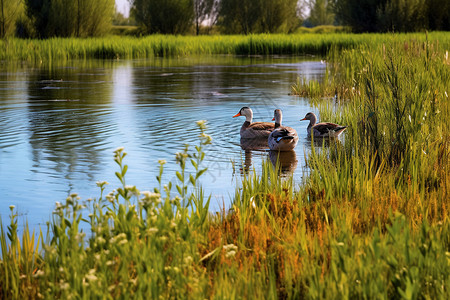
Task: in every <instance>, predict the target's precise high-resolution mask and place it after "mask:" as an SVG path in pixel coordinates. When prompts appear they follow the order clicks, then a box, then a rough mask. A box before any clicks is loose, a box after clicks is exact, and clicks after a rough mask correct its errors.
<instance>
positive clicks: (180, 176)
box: [176, 171, 183, 181]
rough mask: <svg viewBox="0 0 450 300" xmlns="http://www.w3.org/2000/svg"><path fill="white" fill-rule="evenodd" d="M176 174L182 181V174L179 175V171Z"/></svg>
mask: <svg viewBox="0 0 450 300" xmlns="http://www.w3.org/2000/svg"><path fill="white" fill-rule="evenodd" d="M176 174H177V177H178V179H179V180H180V181H183V176H182V175H181V173H180V172H178V171H177V172H176Z"/></svg>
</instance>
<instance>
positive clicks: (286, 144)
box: [267, 109, 298, 151]
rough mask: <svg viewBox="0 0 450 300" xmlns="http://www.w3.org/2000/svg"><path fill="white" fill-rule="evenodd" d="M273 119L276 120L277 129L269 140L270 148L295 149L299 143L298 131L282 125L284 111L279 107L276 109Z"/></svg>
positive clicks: (277, 149)
mask: <svg viewBox="0 0 450 300" xmlns="http://www.w3.org/2000/svg"><path fill="white" fill-rule="evenodd" d="M273 120H275V129H274V130H273V131H272V133H271V134H270V135H269V138H268V140H267V143H268V145H269V149H270V150H275V151H291V150H293V149H294V148H295V146H297V143H298V135H297V131H295V129H293V128H291V127H287V126H282V125H281V120H282V113H281V110H279V109H276V110H275V112H274V118H273Z"/></svg>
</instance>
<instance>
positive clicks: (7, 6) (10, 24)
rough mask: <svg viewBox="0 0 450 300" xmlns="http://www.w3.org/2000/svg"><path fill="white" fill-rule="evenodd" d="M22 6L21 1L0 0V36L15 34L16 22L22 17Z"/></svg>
mask: <svg viewBox="0 0 450 300" xmlns="http://www.w3.org/2000/svg"><path fill="white" fill-rule="evenodd" d="M23 15H24V6H23V3H22V1H16V0H2V1H0V38H5V37H10V36H12V35H14V34H15V31H16V23H17V22H18V21H19V20H21V19H22V18H23Z"/></svg>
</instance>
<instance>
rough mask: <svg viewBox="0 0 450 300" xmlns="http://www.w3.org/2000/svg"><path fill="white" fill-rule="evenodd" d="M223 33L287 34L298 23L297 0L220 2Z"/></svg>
mask: <svg viewBox="0 0 450 300" xmlns="http://www.w3.org/2000/svg"><path fill="white" fill-rule="evenodd" d="M219 18H220V25H221V26H222V31H223V32H225V33H244V34H249V33H255V32H288V31H292V30H293V28H294V27H296V26H297V25H298V23H299V18H298V16H297V0H222V1H221V7H220V17H219Z"/></svg>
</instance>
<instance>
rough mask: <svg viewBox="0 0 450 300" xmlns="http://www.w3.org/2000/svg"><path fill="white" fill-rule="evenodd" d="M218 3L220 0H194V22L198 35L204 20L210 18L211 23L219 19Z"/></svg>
mask: <svg viewBox="0 0 450 300" xmlns="http://www.w3.org/2000/svg"><path fill="white" fill-rule="evenodd" d="M218 5H219V1H218V0H194V22H195V33H196V34H197V35H199V34H200V27H201V25H202V23H203V22H205V21H207V20H208V19H210V20H209V21H210V24H214V23H212V22H211V21H214V20H217V13H218V10H217V7H218Z"/></svg>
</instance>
